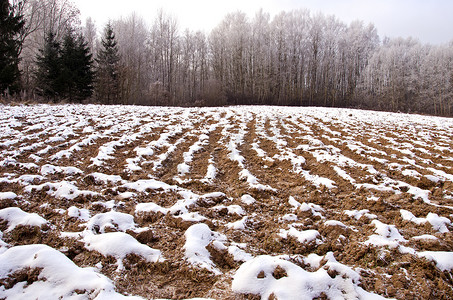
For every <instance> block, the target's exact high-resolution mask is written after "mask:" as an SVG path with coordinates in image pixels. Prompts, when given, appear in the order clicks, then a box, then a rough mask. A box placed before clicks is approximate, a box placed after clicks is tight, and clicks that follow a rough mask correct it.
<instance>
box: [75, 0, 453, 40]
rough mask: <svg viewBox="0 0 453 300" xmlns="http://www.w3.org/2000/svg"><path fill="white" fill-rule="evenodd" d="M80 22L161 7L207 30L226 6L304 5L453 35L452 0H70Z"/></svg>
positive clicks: (419, 32) (346, 18)
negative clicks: (78, 14)
mask: <svg viewBox="0 0 453 300" xmlns="http://www.w3.org/2000/svg"><path fill="white" fill-rule="evenodd" d="M73 1H74V3H75V4H76V5H77V7H78V8H79V9H80V11H81V14H82V22H84V20H85V19H86V17H89V16H90V17H92V18H93V19H94V20H95V21H96V24H97V26H98V27H100V28H102V27H103V25H104V24H105V23H106V22H107V20H108V19H109V18H110V19H116V18H118V17H120V16H124V17H126V16H128V15H130V14H131V13H132V12H133V11H135V12H137V13H138V14H139V15H141V16H143V17H144V18H145V19H146V20H147V22H148V23H149V24H151V23H152V22H153V20H154V17H155V15H156V11H157V10H158V9H159V8H162V9H163V10H164V11H165V12H166V13H168V14H172V15H173V16H175V17H176V18H177V20H178V22H179V25H180V28H181V29H185V28H189V29H192V30H204V31H206V32H209V31H210V30H211V29H212V28H213V27H215V26H216V25H217V24H219V23H220V21H221V20H222V19H223V17H224V16H225V15H226V14H227V13H228V12H234V11H237V10H241V11H243V12H245V13H247V14H248V16H249V17H250V18H253V16H254V14H255V12H256V11H258V10H259V9H260V8H262V9H263V10H264V11H265V12H269V13H270V14H271V16H273V15H275V14H277V13H279V12H280V11H282V10H286V11H289V10H293V9H299V8H308V9H310V11H311V12H312V13H316V12H323V13H325V14H329V15H331V14H333V15H335V16H337V17H338V18H339V19H340V20H342V21H343V22H346V23H348V24H349V23H350V22H351V21H353V20H357V19H359V20H363V21H365V22H366V23H369V22H371V23H374V25H376V27H377V29H378V33H379V35H380V37H381V38H382V37H384V36H389V37H397V36H402V37H408V36H412V37H415V38H418V39H419V40H420V41H422V42H424V43H432V44H440V43H447V42H449V41H451V40H453V1H452V0H260V1H257V0H252V1H250V0H223V1H214V0H127V1H118V0H73Z"/></svg>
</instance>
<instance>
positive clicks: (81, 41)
mask: <svg viewBox="0 0 453 300" xmlns="http://www.w3.org/2000/svg"><path fill="white" fill-rule="evenodd" d="M75 46H76V48H75V49H76V61H78V68H77V73H76V74H77V77H76V80H75V86H76V88H77V99H78V100H84V99H87V98H89V97H91V95H93V89H94V77H95V73H94V71H93V68H94V67H93V64H94V61H93V55H92V54H91V52H90V48H89V46H88V42H86V41H85V38H84V37H83V35H82V34H80V35H79V36H78V37H77V39H76V44H75Z"/></svg>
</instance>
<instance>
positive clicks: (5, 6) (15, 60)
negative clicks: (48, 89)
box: [0, 0, 25, 94]
mask: <svg viewBox="0 0 453 300" xmlns="http://www.w3.org/2000/svg"><path fill="white" fill-rule="evenodd" d="M24 25H25V21H24V20H23V16H22V15H17V14H16V7H13V6H12V5H11V4H10V3H9V1H8V0H0V94H3V93H4V92H6V91H9V92H17V91H18V90H19V78H20V71H19V52H20V48H21V42H20V39H19V38H18V35H19V34H20V32H21V30H22V29H23V27H24Z"/></svg>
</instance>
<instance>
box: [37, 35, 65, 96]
mask: <svg viewBox="0 0 453 300" xmlns="http://www.w3.org/2000/svg"><path fill="white" fill-rule="evenodd" d="M60 48H61V46H60V43H59V42H57V41H56V40H55V34H54V33H52V32H49V33H48V34H47V36H46V41H45V45H44V49H41V50H39V52H40V53H39V54H38V56H37V66H38V70H37V72H36V85H37V89H38V93H39V94H40V95H41V96H45V97H47V98H49V99H50V98H51V99H53V101H54V102H56V100H57V97H58V96H60V95H61V93H62V91H63V87H62V83H61V73H62V70H61V66H62V64H61V59H60Z"/></svg>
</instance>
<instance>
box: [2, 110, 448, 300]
mask: <svg viewBox="0 0 453 300" xmlns="http://www.w3.org/2000/svg"><path fill="white" fill-rule="evenodd" d="M0 108H1V110H0V168H1V169H0V230H1V232H0V298H2V299H3V298H6V299H24V298H38V299H57V298H62V299H67V298H71V299H73V298H74V299H107V298H108V299H117V298H118V299H122V298H132V299H134V298H140V297H141V298H145V299H146V298H148V299H157V298H159V299H182V298H195V297H198V298H206V299H208V298H211V299H226V298H230V299H233V298H235V297H236V298H237V299H242V298H241V297H243V298H244V299H245V298H246V296H247V295H256V296H259V297H261V299H268V298H271V299H272V297H274V298H273V299H313V298H317V297H319V298H322V297H326V298H328V299H382V298H399V299H401V298H419V299H424V298H429V297H431V298H433V297H434V298H453V263H452V262H453V235H452V233H451V231H452V230H453V224H452V222H453V119H446V118H438V117H429V116H420V115H406V114H394V113H384V112H371V111H361V110H349V109H328V108H295V107H264V106H257V107H225V108H201V109H200V108H196V109H195V108H162V107H159V108H156V107H135V106H99V105H86V106H82V105H55V106H49V105H36V106H1V107H0Z"/></svg>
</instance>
